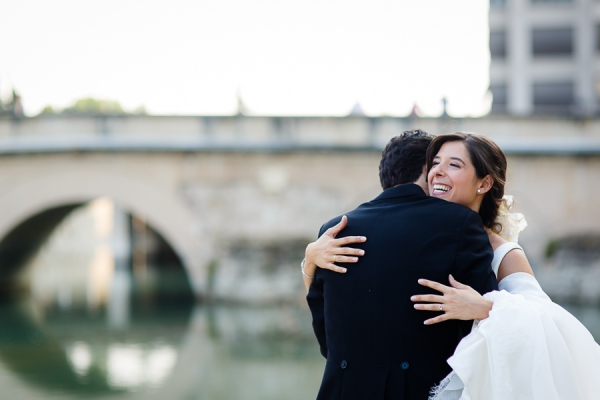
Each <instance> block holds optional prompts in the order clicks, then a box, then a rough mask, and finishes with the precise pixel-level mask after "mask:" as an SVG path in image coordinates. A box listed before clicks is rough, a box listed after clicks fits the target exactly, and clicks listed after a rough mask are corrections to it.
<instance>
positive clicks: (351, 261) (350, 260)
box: [335, 256, 358, 263]
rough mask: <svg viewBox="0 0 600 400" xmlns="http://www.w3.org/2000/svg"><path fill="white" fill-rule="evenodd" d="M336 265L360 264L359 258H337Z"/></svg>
mask: <svg viewBox="0 0 600 400" xmlns="http://www.w3.org/2000/svg"><path fill="white" fill-rule="evenodd" d="M335 262H336V263H355V262H358V257H348V256H335Z"/></svg>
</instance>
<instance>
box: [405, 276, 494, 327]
mask: <svg viewBox="0 0 600 400" xmlns="http://www.w3.org/2000/svg"><path fill="white" fill-rule="evenodd" d="M449 280H450V285H452V287H450V286H446V285H442V284H441V283H438V282H434V281H429V280H427V279H419V284H420V285H423V286H426V287H429V288H431V289H434V290H437V291H438V292H441V293H442V295H441V296H440V295H433V294H425V295H417V296H412V297H411V298H410V299H411V300H412V301H413V302H425V303H432V304H415V308H416V309H417V310H426V311H443V312H444V314H442V315H439V316H437V317H435V318H430V319H428V320H426V321H425V325H432V324H437V323H438V322H442V321H446V320H449V319H460V320H471V319H477V320H482V319H486V318H487V317H488V316H489V312H490V310H491V309H492V305H493V304H494V303H492V301H490V300H488V299H486V298H485V297H483V296H482V295H480V294H479V293H478V292H477V291H476V290H474V289H473V288H471V287H470V286H467V285H463V284H462V283H460V282H458V281H457V280H455V279H454V277H453V276H452V275H450V277H449ZM440 306H441V308H440Z"/></svg>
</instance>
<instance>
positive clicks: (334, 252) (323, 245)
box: [304, 215, 367, 276]
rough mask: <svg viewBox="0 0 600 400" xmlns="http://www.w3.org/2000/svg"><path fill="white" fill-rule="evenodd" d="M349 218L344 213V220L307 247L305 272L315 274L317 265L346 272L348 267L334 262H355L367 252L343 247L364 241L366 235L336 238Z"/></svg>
mask: <svg viewBox="0 0 600 400" xmlns="http://www.w3.org/2000/svg"><path fill="white" fill-rule="evenodd" d="M347 223H348V218H347V217H346V216H345V215H344V216H343V217H342V220H341V221H340V222H339V223H338V224H337V225H335V226H332V227H331V228H329V229H327V230H326V231H325V233H323V234H322V235H321V237H320V238H319V239H317V240H316V241H315V242H312V243H310V244H309V245H308V246H307V247H306V262H305V266H304V270H305V272H307V273H308V274H309V275H312V276H314V271H315V270H316V267H317V266H319V267H320V268H325V269H330V270H332V271H335V272H339V273H345V272H346V268H343V267H339V266H337V265H335V264H334V263H355V262H357V261H358V257H355V256H362V255H364V254H365V252H364V250H360V249H353V248H351V247H343V246H346V245H349V244H352V243H364V242H366V241H367V238H366V237H364V236H347V237H344V238H340V239H336V236H337V235H338V234H339V233H340V232H341V231H342V230H343V229H344V228H345V227H346V224H347Z"/></svg>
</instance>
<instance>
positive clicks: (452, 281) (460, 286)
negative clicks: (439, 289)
mask: <svg viewBox="0 0 600 400" xmlns="http://www.w3.org/2000/svg"><path fill="white" fill-rule="evenodd" d="M448 280H449V281H450V285H451V286H452V287H453V288H456V289H466V288H470V286H468V285H465V284H463V283H460V282H459V281H457V280H456V279H454V277H453V276H452V275H449V276H448Z"/></svg>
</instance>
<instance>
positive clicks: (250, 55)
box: [0, 0, 491, 116]
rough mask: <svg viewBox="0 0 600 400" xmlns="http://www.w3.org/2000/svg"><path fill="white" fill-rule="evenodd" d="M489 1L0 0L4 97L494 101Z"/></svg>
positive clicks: (32, 102) (299, 109) (210, 111)
mask: <svg viewBox="0 0 600 400" xmlns="http://www.w3.org/2000/svg"><path fill="white" fill-rule="evenodd" d="M488 3H489V2H488V1H485V0H368V1H367V0H364V1H356V0H302V1H300V0H296V1H292V0H213V1H205V0H195V1H184V0H169V1H158V0H143V1H134V0H85V1H82V0H52V1H48V0H37V1H35V0H0V21H1V22H0V37H1V38H2V39H1V41H2V45H1V46H0V98H1V99H3V100H4V101H7V100H8V99H9V97H10V90H11V89H12V87H14V88H16V90H17V91H18V92H19V94H20V95H21V96H22V99H23V105H24V109H25V113H26V114H27V115H30V116H32V115H35V114H37V113H38V112H39V111H40V110H41V109H42V108H43V107H44V106H46V105H52V106H53V107H55V108H64V107H67V106H69V105H70V104H72V103H73V102H74V101H75V100H76V99H78V98H84V97H95V98H101V99H110V100H117V101H119V102H120V103H121V104H122V105H123V107H124V108H125V109H127V110H134V109H136V108H138V107H140V106H144V107H145V109H146V111H147V112H148V113H151V114H169V115H170V114H177V115H229V114H234V113H235V112H236V111H237V107H238V106H237V98H238V95H239V96H240V98H241V99H242V100H243V102H244V104H245V107H246V109H247V113H248V114H254V115H333V116H341V115H347V114H348V113H349V112H350V111H351V109H352V108H353V106H354V105H355V104H356V103H357V102H358V103H360V105H361V107H362V110H363V111H364V113H365V114H367V115H372V116H379V115H392V116H403V115H407V114H408V113H410V111H411V109H412V107H413V105H414V104H417V105H418V107H419V109H420V110H421V114H422V115H424V116H437V115H439V114H440V113H441V112H442V104H441V99H442V98H444V97H445V98H447V100H448V112H449V113H450V115H453V116H479V115H483V114H485V113H487V112H488V110H489V108H490V103H491V98H490V96H489V94H487V88H488V85H489V59H490V56H489V51H488V37H489V28H488V7H489V5H488Z"/></svg>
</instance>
